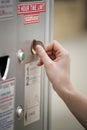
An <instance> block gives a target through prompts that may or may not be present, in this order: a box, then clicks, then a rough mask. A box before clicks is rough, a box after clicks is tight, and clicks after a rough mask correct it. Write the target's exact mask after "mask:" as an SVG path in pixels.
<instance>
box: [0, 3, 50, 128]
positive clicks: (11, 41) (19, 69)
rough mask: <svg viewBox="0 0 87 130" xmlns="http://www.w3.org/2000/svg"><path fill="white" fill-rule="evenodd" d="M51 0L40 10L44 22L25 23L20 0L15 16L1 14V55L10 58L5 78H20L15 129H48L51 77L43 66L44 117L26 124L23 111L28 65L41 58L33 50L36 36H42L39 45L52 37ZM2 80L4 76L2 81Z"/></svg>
mask: <svg viewBox="0 0 87 130" xmlns="http://www.w3.org/2000/svg"><path fill="white" fill-rule="evenodd" d="M51 1H52V0H46V1H45V0H44V2H46V5H47V6H46V12H43V13H40V22H38V23H35V24H26V25H25V24H24V16H23V15H17V4H18V3H19V2H18V1H14V0H13V3H12V8H13V10H14V12H13V15H12V16H11V17H8V18H7V17H4V18H1V17H0V57H3V56H8V57H9V58H10V63H9V70H8V73H7V76H6V78H5V80H8V79H9V81H10V79H11V78H15V81H16V85H15V92H14V93H15V94H14V99H15V104H14V105H15V108H14V110H15V113H13V114H14V124H13V126H14V128H13V129H11V130H48V124H49V123H48V80H47V78H46V75H45V73H44V71H43V69H42V71H41V81H40V82H41V86H40V119H39V120H37V121H35V122H33V123H31V124H29V125H27V126H25V125H24V117H25V116H23V112H24V111H25V108H24V97H25V65H26V64H27V63H31V62H34V61H37V60H38V58H37V56H36V55H33V54H32V53H31V45H32V41H33V40H34V39H38V40H36V42H39V44H42V42H43V43H44V44H45V43H48V42H49V41H50V40H51V35H50V34H51V30H50V29H49V27H50V26H51V25H50V21H52V20H51V19H52V18H50V13H49V8H50V7H51V6H52V4H51ZM35 2H36V1H35ZM39 2H41V1H39ZM42 2H43V1H42ZM20 3H21V2H20ZM22 3H23V1H22ZM49 18H50V19H49ZM48 24H49V26H48ZM50 28H51V27H50ZM40 41H42V42H40ZM33 49H35V48H33ZM21 63H22V64H21ZM2 80H3V79H2V78H1V77H0V83H1V81H2ZM33 91H34V90H33ZM20 104H21V106H22V108H21V106H20ZM16 112H17V113H16ZM18 118H20V120H18Z"/></svg>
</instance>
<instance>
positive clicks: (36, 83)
mask: <svg viewBox="0 0 87 130" xmlns="http://www.w3.org/2000/svg"><path fill="white" fill-rule="evenodd" d="M40 86H41V68H40V67H37V62H32V63H28V64H26V65H25V101H24V116H25V117H24V125H28V124H31V123H33V122H35V121H38V120H39V119H40V88H41V87H40Z"/></svg>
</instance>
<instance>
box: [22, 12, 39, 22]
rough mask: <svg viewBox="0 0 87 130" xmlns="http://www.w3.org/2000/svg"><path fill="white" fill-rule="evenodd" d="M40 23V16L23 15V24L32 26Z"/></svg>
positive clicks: (37, 14)
mask: <svg viewBox="0 0 87 130" xmlns="http://www.w3.org/2000/svg"><path fill="white" fill-rule="evenodd" d="M39 22H40V14H39V13H36V14H26V15H24V24H33V23H39Z"/></svg>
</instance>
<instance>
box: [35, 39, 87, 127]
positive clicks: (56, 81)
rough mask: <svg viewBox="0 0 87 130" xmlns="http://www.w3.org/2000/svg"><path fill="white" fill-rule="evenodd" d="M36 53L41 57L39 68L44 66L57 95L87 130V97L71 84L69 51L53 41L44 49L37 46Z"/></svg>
mask: <svg viewBox="0 0 87 130" xmlns="http://www.w3.org/2000/svg"><path fill="white" fill-rule="evenodd" d="M36 53H37V55H38V56H39V57H40V61H39V62H38V66H42V65H44V67H45V70H46V73H47V76H48V79H49V80H50V82H51V83H52V86H53V88H54V90H55V91H56V93H57V94H58V95H59V96H60V97H61V99H62V100H63V101H64V102H65V104H66V105H67V107H68V108H69V110H70V111H71V112H72V113H73V115H74V116H75V117H76V118H77V120H78V121H79V122H80V123H81V124H82V125H83V127H84V128H85V129H87V96H85V95H84V94H82V93H80V92H79V91H78V90H76V89H75V88H74V86H73V85H72V83H71V80H70V55H69V53H68V51H67V50H65V49H64V48H63V47H62V46H61V45H60V43H58V42H57V41H53V42H52V43H50V44H49V45H48V46H46V47H45V48H44V49H43V48H42V47H41V46H40V45H37V46H36ZM55 77H57V78H55Z"/></svg>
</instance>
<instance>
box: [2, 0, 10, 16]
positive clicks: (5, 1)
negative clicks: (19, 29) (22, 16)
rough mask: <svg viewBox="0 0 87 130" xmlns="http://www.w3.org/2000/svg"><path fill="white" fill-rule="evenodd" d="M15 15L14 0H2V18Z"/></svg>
mask: <svg viewBox="0 0 87 130" xmlns="http://www.w3.org/2000/svg"><path fill="white" fill-rule="evenodd" d="M10 16H13V0H0V18H6V17H10Z"/></svg>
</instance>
